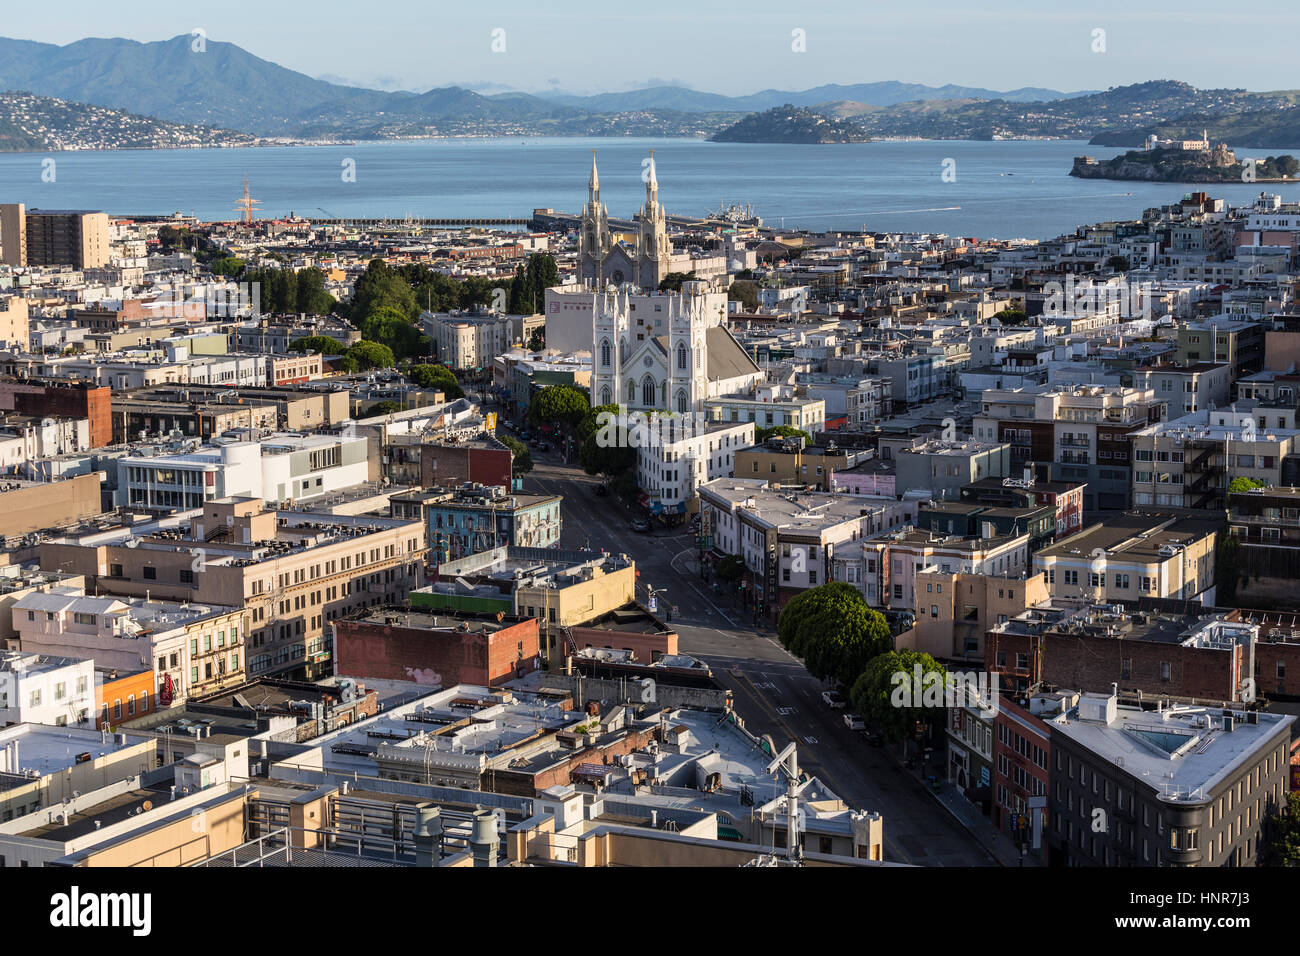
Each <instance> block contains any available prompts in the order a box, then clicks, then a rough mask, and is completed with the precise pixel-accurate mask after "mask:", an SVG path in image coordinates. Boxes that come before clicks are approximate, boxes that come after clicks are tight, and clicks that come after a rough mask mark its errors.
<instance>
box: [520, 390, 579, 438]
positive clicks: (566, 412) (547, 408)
mask: <svg viewBox="0 0 1300 956" xmlns="http://www.w3.org/2000/svg"><path fill="white" fill-rule="evenodd" d="M590 410H591V404H590V403H589V402H588V401H587V396H586V395H584V394H583V393H582V392H580V391H579V390H578V389H576V388H574V387H573V386H572V385H548V386H546V387H545V388H544V389H542V390H541V391H540V392H538V393H537V394H536V395H534V396H533V400H532V402H531V403H530V404H529V406H528V420H529V421H530V422H532V423H533V424H534V425H561V426H564V427H567V428H576V427H578V426H579V425H580V424H582V421H583V419H584V418H586V416H587V413H588V412H589V411H590Z"/></svg>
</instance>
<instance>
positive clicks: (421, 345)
mask: <svg viewBox="0 0 1300 956" xmlns="http://www.w3.org/2000/svg"><path fill="white" fill-rule="evenodd" d="M357 328H358V329H359V330H360V331H361V337H362V338H364V339H366V340H367V341H369V342H379V343H382V344H383V345H387V346H388V347H389V348H390V349H392V350H393V354H394V355H395V356H397V357H398V358H399V359H404V358H410V357H411V356H413V355H424V354H426V353H427V352H428V346H429V337H428V336H427V335H425V334H424V333H422V332H421V331H420V330H419V329H417V328H416V327H415V326H414V325H412V324H411V321H410V319H408V318H407V317H406V315H404V314H403V313H402V312H400V311H398V310H397V309H394V308H393V307H391V306H387V305H385V306H380V307H379V308H376V309H374V310H373V311H371V312H369V313H367V314H366V315H365V316H364V317H363V318H362V319H361V320H360V321H358V322H357Z"/></svg>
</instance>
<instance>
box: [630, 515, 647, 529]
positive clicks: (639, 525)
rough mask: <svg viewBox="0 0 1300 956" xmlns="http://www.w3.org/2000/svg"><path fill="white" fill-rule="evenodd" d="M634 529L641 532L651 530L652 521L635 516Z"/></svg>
mask: <svg viewBox="0 0 1300 956" xmlns="http://www.w3.org/2000/svg"><path fill="white" fill-rule="evenodd" d="M632 530H633V531H641V532H645V531H649V530H650V522H649V521H646V520H645V518H633V519H632Z"/></svg>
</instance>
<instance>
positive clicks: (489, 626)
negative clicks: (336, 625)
mask: <svg viewBox="0 0 1300 956" xmlns="http://www.w3.org/2000/svg"><path fill="white" fill-rule="evenodd" d="M347 620H351V621H356V622H363V623H366V624H378V625H395V626H397V627H410V628H419V629H424V630H430V631H457V632H465V633H468V634H495V633H496V632H497V631H500V630H503V629H505V628H508V627H513V626H514V625H516V624H518V623H520V622H521V621H527V620H531V619H530V618H526V617H516V616H514V615H506V616H505V617H503V618H502V619H501V620H500V621H498V620H497V618H496V615H495V614H473V613H470V612H464V611H462V612H451V611H433V610H421V609H419V608H408V607H407V606H406V605H404V604H402V605H381V606H379V607H374V608H371V609H370V610H368V611H366V612H365V613H363V614H359V615H356V616H354V617H350V618H348V619H347Z"/></svg>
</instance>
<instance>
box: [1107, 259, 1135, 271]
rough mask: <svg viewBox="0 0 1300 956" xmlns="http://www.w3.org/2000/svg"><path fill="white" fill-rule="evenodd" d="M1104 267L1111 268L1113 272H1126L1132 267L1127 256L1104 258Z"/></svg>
mask: <svg viewBox="0 0 1300 956" xmlns="http://www.w3.org/2000/svg"><path fill="white" fill-rule="evenodd" d="M1106 268H1108V269H1113V270H1114V271H1115V272H1128V270H1129V269H1131V268H1133V264H1132V263H1131V262H1129V258H1128V256H1111V257H1110V258H1109V259H1107V260H1106Z"/></svg>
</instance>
